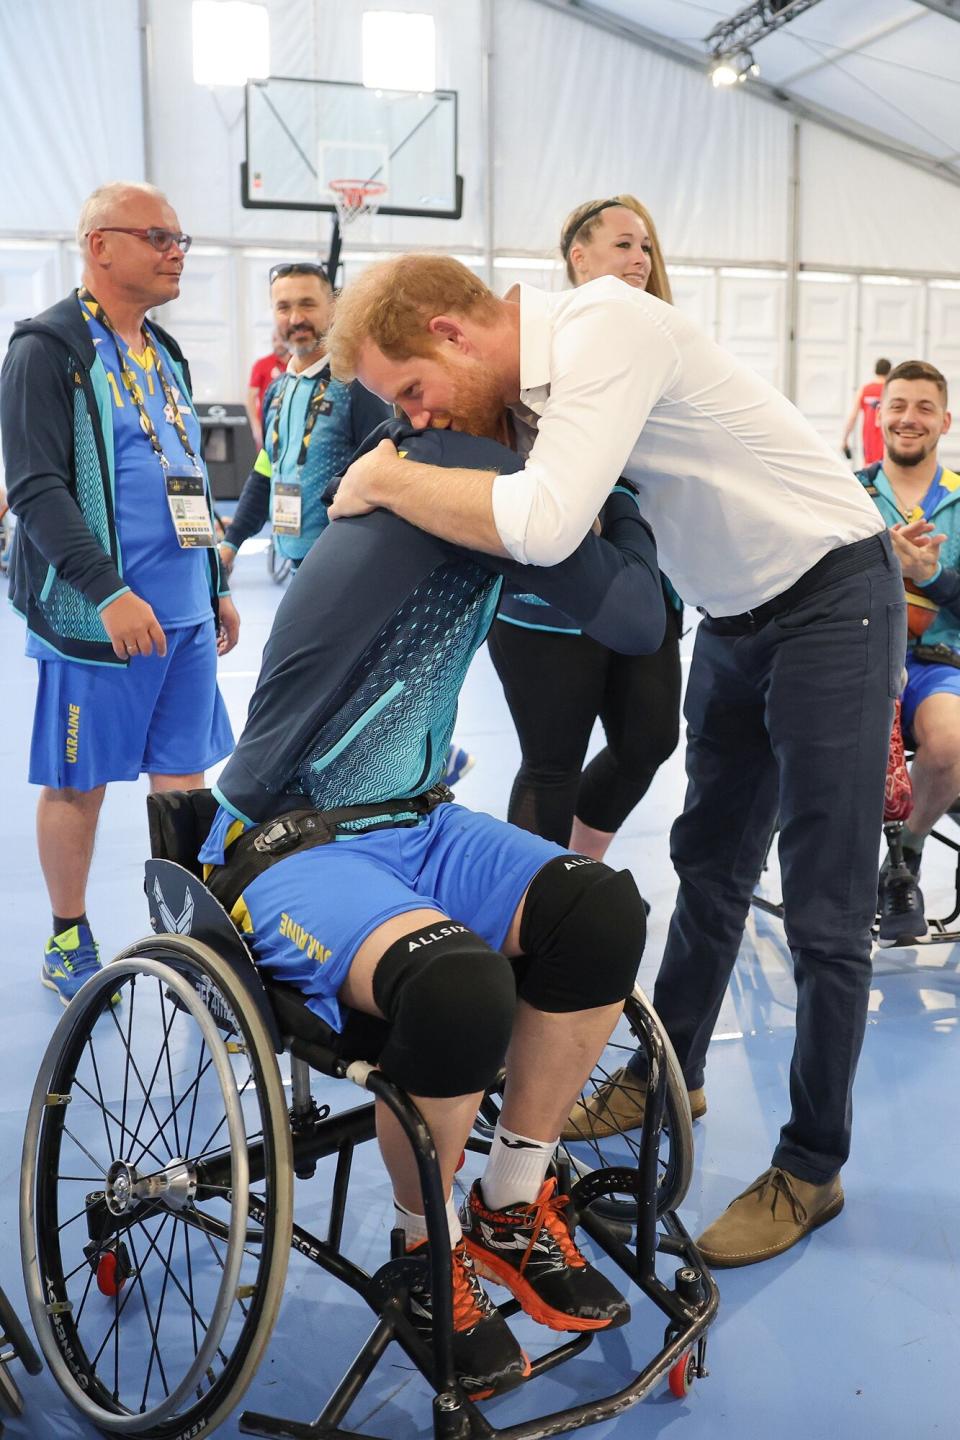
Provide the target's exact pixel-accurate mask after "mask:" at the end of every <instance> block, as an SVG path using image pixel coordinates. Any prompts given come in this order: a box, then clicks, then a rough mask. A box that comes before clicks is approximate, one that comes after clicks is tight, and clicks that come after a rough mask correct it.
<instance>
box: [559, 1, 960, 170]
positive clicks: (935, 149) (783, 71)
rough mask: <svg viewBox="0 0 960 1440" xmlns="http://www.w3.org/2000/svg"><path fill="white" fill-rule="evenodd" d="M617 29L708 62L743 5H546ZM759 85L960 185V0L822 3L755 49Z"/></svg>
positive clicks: (760, 89) (753, 85)
mask: <svg viewBox="0 0 960 1440" xmlns="http://www.w3.org/2000/svg"><path fill="white" fill-rule="evenodd" d="M545 3H547V4H550V5H551V7H552V8H554V9H565V10H567V11H568V12H571V13H574V14H578V15H579V16H580V17H581V18H582V19H584V20H587V21H589V20H594V21H596V22H598V23H600V24H606V25H609V24H610V23H611V22H613V23H614V24H616V23H617V22H619V23H620V25H621V26H622V27H623V30H622V33H624V34H626V35H629V34H630V33H631V32H632V33H633V35H634V37H635V38H636V39H638V40H640V41H642V42H644V41H645V42H647V43H651V42H652V43H654V44H658V45H662V46H663V47H664V48H666V49H667V50H668V52H669V53H671V54H673V55H675V57H676V58H678V59H686V60H688V61H691V62H694V63H699V64H705V61H706V58H707V56H708V53H709V52H708V47H707V46H706V45H705V44H704V39H705V37H706V36H707V35H708V34H709V32H710V31H711V30H712V29H713V27H714V26H715V25H716V24H717V23H718V22H720V21H722V20H725V19H729V17H730V16H732V15H734V14H735V13H736V12H737V11H738V10H741V9H743V8H744V6H743V3H735V0H603V3H602V4H593V3H592V0H545ZM751 48H752V50H753V54H754V56H755V58H756V60H757V63H758V64H759V66H760V78H759V80H758V81H754V80H751V81H748V82H747V85H746V87H745V88H747V89H751V88H752V89H753V90H754V91H755V93H762V94H765V95H766V97H767V98H770V99H775V98H779V95H778V94H777V93H775V92H779V94H782V95H783V97H784V98H785V99H786V100H791V101H794V102H795V103H796V104H797V105H798V106H799V107H800V108H801V109H806V110H812V111H813V112H814V113H817V112H829V115H830V116H833V117H836V118H837V119H838V120H839V121H840V122H841V123H842V124H843V125H844V127H849V128H850V129H851V130H853V131H855V132H859V133H864V132H870V133H871V136H872V137H883V138H885V139H886V140H887V141H888V142H889V144H890V146H891V147H892V148H896V149H897V150H900V151H906V152H907V153H908V155H909V154H913V155H915V156H916V157H917V158H918V159H922V160H923V161H925V162H926V164H927V165H929V166H930V167H932V168H933V167H935V168H936V169H937V170H938V171H939V172H940V173H941V174H945V175H949V177H950V178H952V179H956V180H960V0H927V3H918V4H914V3H912V0H869V3H864V0H819V3H816V4H814V5H813V7H812V8H811V9H809V10H807V11H805V12H804V13H803V14H801V15H799V16H798V17H797V18H796V19H794V20H791V21H790V22H789V23H788V24H786V25H784V26H783V27H782V28H780V29H779V30H776V31H774V33H773V34H771V35H768V36H767V37H766V38H765V39H763V40H760V41H758V42H756V43H755V44H754V45H753V46H752V47H751Z"/></svg>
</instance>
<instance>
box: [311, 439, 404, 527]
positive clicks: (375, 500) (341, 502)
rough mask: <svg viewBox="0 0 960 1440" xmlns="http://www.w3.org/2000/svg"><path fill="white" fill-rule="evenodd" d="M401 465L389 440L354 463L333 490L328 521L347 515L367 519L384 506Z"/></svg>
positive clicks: (383, 441)
mask: <svg viewBox="0 0 960 1440" xmlns="http://www.w3.org/2000/svg"><path fill="white" fill-rule="evenodd" d="M401 467H402V461H401V460H400V457H399V455H398V454H397V447H396V445H394V443H393V441H392V440H381V441H380V444H379V445H377V446H376V448H375V449H373V450H370V451H368V452H367V454H366V455H361V456H360V459H359V460H355V461H354V462H353V464H352V465H351V466H350V469H349V470H348V471H347V473H346V474H345V475H344V477H343V479H342V480H341V481H340V484H339V486H338V488H337V493H336V496H335V498H334V501H333V504H332V505H331V506H330V511H329V514H330V519H331V520H342V519H344V518H345V517H346V516H347V515H369V513H370V511H371V510H377V509H379V507H380V506H381V505H382V504H383V503H384V502H383V498H382V497H383V495H384V494H385V493H389V489H390V486H391V483H392V482H395V481H396V480H397V478H398V471H399V470H400V469H401Z"/></svg>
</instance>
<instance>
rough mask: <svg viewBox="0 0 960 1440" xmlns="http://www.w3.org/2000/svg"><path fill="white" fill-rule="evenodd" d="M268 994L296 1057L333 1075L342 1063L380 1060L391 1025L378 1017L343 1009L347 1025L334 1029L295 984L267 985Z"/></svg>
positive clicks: (281, 1029)
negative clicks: (316, 1011)
mask: <svg viewBox="0 0 960 1440" xmlns="http://www.w3.org/2000/svg"><path fill="white" fill-rule="evenodd" d="M266 990H267V994H268V995H269V997H270V1003H271V1004H272V1006H273V1009H274V1013H275V1014H276V1017H277V1024H278V1025H279V1027H280V1033H281V1035H282V1036H283V1037H284V1039H285V1040H288V1041H289V1042H290V1047H291V1050H292V1052H293V1054H294V1055H296V1056H297V1057H298V1058H299V1059H302V1060H306V1062H307V1063H308V1064H309V1065H312V1066H313V1067H314V1069H316V1070H321V1071H323V1072H324V1073H325V1074H334V1073H336V1071H337V1068H338V1065H339V1062H341V1061H344V1062H346V1063H348V1064H349V1062H350V1061H352V1060H369V1061H370V1062H371V1063H373V1062H375V1061H377V1060H378V1059H379V1058H380V1052H381V1051H382V1049H383V1047H384V1045H385V1044H386V1042H387V1039H388V1037H389V1035H390V1026H389V1025H388V1024H387V1022H386V1020H380V1019H378V1018H377V1017H376V1016H375V1015H365V1014H363V1013H362V1012H361V1011H359V1010H348V1009H347V1007H346V1006H344V1008H343V1017H344V1024H343V1029H342V1030H340V1031H337V1030H334V1029H333V1027H332V1026H331V1025H328V1024H327V1023H326V1021H325V1020H321V1018H320V1016H319V1015H316V1014H315V1013H314V1012H313V1011H312V1010H311V1009H310V1008H309V1007H308V1005H307V1003H306V1000H305V998H304V996H303V992H302V991H300V990H297V989H296V988H295V986H293V985H281V984H277V983H275V982H271V981H269V980H268V981H267V982H266Z"/></svg>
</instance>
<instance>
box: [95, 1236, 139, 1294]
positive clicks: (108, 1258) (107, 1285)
mask: <svg viewBox="0 0 960 1440" xmlns="http://www.w3.org/2000/svg"><path fill="white" fill-rule="evenodd" d="M132 1273H133V1272H132V1270H131V1268H130V1262H129V1260H128V1259H127V1254H126V1247H125V1246H120V1247H118V1249H117V1250H106V1251H104V1253H103V1254H102V1255H101V1256H100V1259H99V1260H98V1261H97V1289H98V1290H99V1291H100V1294H101V1295H119V1294H120V1291H121V1290H122V1289H123V1287H124V1285H126V1283H127V1281H128V1280H129V1278H130V1276H131V1274H132Z"/></svg>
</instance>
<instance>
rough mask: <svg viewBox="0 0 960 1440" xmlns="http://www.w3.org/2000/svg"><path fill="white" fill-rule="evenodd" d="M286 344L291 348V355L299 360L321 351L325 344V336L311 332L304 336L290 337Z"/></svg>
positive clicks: (315, 331)
mask: <svg viewBox="0 0 960 1440" xmlns="http://www.w3.org/2000/svg"><path fill="white" fill-rule="evenodd" d="M286 343H287V345H288V346H289V347H290V353H291V354H292V355H295V356H296V357H297V359H298V360H299V359H301V358H302V356H304V355H311V354H312V353H313V351H314V350H319V349H320V346H321V345H322V344H323V336H322V335H321V334H320V333H319V331H317V330H310V331H308V332H305V333H304V334H302V335H288V336H287V340H286Z"/></svg>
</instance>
